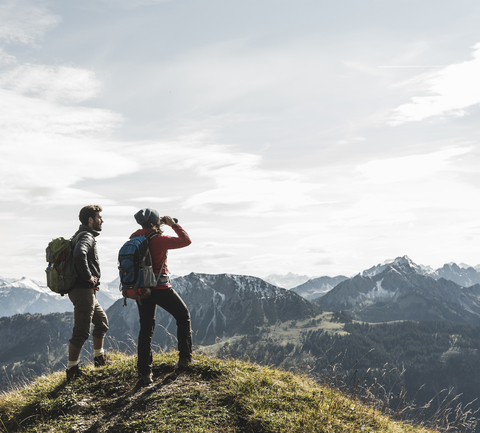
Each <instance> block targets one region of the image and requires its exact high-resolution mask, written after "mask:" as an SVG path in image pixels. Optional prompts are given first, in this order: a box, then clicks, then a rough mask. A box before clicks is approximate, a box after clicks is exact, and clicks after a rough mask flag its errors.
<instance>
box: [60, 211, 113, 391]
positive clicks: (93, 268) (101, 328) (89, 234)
mask: <svg viewBox="0 0 480 433" xmlns="http://www.w3.org/2000/svg"><path fill="white" fill-rule="evenodd" d="M100 212H102V208H101V207H100V206H98V205H89V206H85V207H83V208H82V209H81V210H80V214H79V219H80V222H81V225H80V227H79V229H78V231H77V232H76V233H75V235H74V236H73V242H74V247H73V261H74V264H75V271H76V273H77V277H76V279H75V283H74V285H73V289H72V290H71V291H70V292H69V293H68V297H69V298H70V300H71V301H72V303H73V306H74V327H73V333H72V338H71V339H70V346H69V349H68V365H67V370H66V373H67V382H69V381H70V380H72V379H74V378H75V377H78V376H82V375H84V373H83V372H82V370H80V368H79V367H78V363H79V360H80V352H81V350H82V347H83V345H84V344H85V341H87V339H88V337H89V335H90V328H91V325H92V323H93V325H94V327H93V332H92V337H93V349H94V355H93V356H94V364H95V367H100V366H102V365H106V364H109V363H111V361H108V360H107V359H106V357H105V353H104V350H103V339H104V336H105V333H106V332H107V331H108V319H107V315H106V314H105V312H104V311H103V309H102V307H101V306H100V304H99V303H98V301H97V296H96V291H97V290H99V289H98V286H99V285H100V264H99V262H98V254H97V243H96V240H95V238H96V237H97V236H98V235H99V234H100V232H101V231H102V224H103V220H102V217H101V215H100Z"/></svg>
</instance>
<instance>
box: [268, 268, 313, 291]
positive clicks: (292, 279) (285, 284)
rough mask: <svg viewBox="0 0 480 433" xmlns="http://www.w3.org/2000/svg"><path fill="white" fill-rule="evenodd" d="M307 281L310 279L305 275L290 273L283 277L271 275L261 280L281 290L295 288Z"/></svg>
mask: <svg viewBox="0 0 480 433" xmlns="http://www.w3.org/2000/svg"><path fill="white" fill-rule="evenodd" d="M309 279H310V277H307V276H306V275H298V274H292V273H291V272H289V273H288V274H285V275H279V274H271V275H269V276H268V277H265V278H263V280H265V281H266V282H267V283H270V284H273V285H274V286H277V287H282V288H283V289H291V288H293V287H297V286H299V285H300V284H303V283H305V282H306V281H308V280H309Z"/></svg>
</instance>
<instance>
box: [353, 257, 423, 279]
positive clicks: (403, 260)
mask: <svg viewBox="0 0 480 433" xmlns="http://www.w3.org/2000/svg"><path fill="white" fill-rule="evenodd" d="M392 265H408V266H409V267H410V268H412V269H414V271H415V272H416V273H418V274H420V275H425V274H428V273H429V272H431V271H432V268H430V267H428V266H423V265H417V264H415V263H413V261H412V260H411V259H410V257H408V256H403V257H397V258H396V259H394V260H386V261H384V262H383V263H380V264H379V265H376V266H372V267H371V268H370V269H366V270H365V271H363V272H361V274H360V275H362V276H363V277H373V276H375V275H378V274H380V273H382V272H383V271H384V270H385V269H387V268H388V267H389V266H392Z"/></svg>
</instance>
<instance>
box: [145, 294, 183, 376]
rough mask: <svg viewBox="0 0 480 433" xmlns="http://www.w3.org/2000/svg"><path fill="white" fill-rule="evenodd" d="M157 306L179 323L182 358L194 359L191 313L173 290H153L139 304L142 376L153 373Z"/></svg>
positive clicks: (178, 331)
mask: <svg viewBox="0 0 480 433" xmlns="http://www.w3.org/2000/svg"><path fill="white" fill-rule="evenodd" d="M157 305H159V306H160V307H161V308H163V309H164V310H165V311H167V312H168V313H170V314H171V315H172V316H173V317H174V318H175V320H176V321H177V341H178V351H179V352H180V358H185V359H187V360H189V361H190V360H191V359H192V328H191V325H190V312H189V311H188V308H187V306H186V305H185V303H184V302H183V300H182V298H180V296H179V295H178V294H177V292H175V290H173V289H161V290H158V289H157V290H152V293H151V295H150V296H149V297H148V298H145V299H142V304H141V305H140V304H139V303H138V302H137V306H138V313H139V315H140V333H139V335H138V361H137V368H138V372H139V373H140V374H142V375H145V374H149V373H150V372H151V371H152V337H153V331H154V330H155V313H156V311H157Z"/></svg>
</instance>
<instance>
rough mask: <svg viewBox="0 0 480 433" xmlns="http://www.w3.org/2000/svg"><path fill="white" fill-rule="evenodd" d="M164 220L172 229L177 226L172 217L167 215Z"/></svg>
mask: <svg viewBox="0 0 480 433" xmlns="http://www.w3.org/2000/svg"><path fill="white" fill-rule="evenodd" d="M162 219H163V221H165V224H166V225H167V226H170V227H172V226H173V225H175V224H176V223H175V221H174V220H173V218H172V217H169V216H166V215H165V216H164V217H163V218H162Z"/></svg>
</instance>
